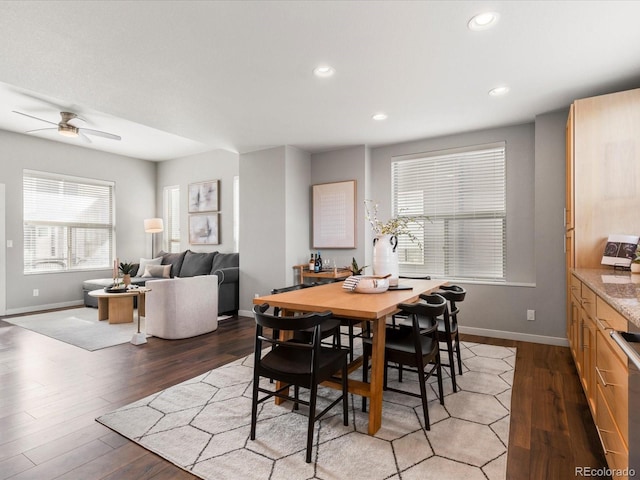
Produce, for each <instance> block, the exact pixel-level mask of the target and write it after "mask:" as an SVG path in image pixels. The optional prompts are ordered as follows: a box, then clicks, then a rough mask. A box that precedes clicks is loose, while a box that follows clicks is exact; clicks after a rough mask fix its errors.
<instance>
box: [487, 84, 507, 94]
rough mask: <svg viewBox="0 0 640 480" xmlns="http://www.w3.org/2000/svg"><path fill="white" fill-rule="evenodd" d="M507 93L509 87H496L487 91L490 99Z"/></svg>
mask: <svg viewBox="0 0 640 480" xmlns="http://www.w3.org/2000/svg"><path fill="white" fill-rule="evenodd" d="M508 92H509V87H505V86H502V87H496V88H492V89H491V90H489V95H491V96H492V97H499V96H500V95H504V94H506V93H508Z"/></svg>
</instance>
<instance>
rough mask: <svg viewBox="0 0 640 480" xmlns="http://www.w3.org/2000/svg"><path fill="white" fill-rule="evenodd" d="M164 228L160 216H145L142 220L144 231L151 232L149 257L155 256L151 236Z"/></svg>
mask: <svg viewBox="0 0 640 480" xmlns="http://www.w3.org/2000/svg"><path fill="white" fill-rule="evenodd" d="M163 230H164V223H163V222H162V219H161V218H147V219H146V220H145V221H144V231H145V233H150V234H151V258H155V256H154V250H153V246H154V244H153V237H154V233H160V232H162V231H163Z"/></svg>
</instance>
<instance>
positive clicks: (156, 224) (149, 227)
mask: <svg viewBox="0 0 640 480" xmlns="http://www.w3.org/2000/svg"><path fill="white" fill-rule="evenodd" d="M163 230H164V223H163V222H162V219H161V218H147V219H146V220H145V221H144V231H145V233H160V232H162V231H163Z"/></svg>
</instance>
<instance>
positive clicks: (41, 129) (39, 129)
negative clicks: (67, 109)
mask: <svg viewBox="0 0 640 480" xmlns="http://www.w3.org/2000/svg"><path fill="white" fill-rule="evenodd" d="M43 130H57V128H38V129H36V130H28V131H26V132H24V133H34V132H42V131H43Z"/></svg>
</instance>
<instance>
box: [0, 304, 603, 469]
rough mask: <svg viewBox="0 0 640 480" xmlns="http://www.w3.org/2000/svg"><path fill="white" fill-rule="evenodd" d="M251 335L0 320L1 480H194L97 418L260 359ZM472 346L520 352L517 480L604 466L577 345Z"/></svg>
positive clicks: (223, 329) (514, 442)
mask: <svg viewBox="0 0 640 480" xmlns="http://www.w3.org/2000/svg"><path fill="white" fill-rule="evenodd" d="M252 335H253V320H252V319H250V318H246V317H233V318H232V319H230V320H225V321H223V322H220V326H219V329H218V330H217V331H216V332H214V333H211V334H208V335H203V336H200V337H196V338H192V339H186V340H173V341H168V340H161V339H157V338H150V339H149V342H148V343H147V344H146V345H143V346H138V347H136V346H134V345H131V344H124V345H119V346H116V347H111V348H106V349H103V350H98V351H95V352H88V351H85V350H82V349H80V348H77V347H73V346H71V345H67V344H65V343H62V342H58V341H56V340H53V339H51V338H48V337H45V336H43V335H39V334H37V333H34V332H31V331H29V330H25V329H22V328H20V327H16V326H13V325H10V324H8V323H6V322H3V321H2V320H0V480H2V479H7V478H10V479H12V480H23V479H34V480H35V479H37V480H47V479H54V478H55V479H65V480H93V479H109V480H115V479H135V480H143V479H154V480H163V479H187V478H189V479H192V478H195V477H193V476H192V475H191V474H189V473H186V472H184V471H183V470H181V469H179V468H177V467H175V466H173V465H172V464H171V463H169V462H167V461H165V460H163V459H162V458H160V457H158V456H156V455H154V454H152V453H150V452H148V451H147V450H145V449H144V448H142V447H140V446H138V445H136V444H134V443H132V442H130V441H128V440H126V439H124V438H123V437H121V436H119V435H118V434H116V433H114V432H112V431H111V430H109V429H108V428H106V427H104V426H102V425H100V424H98V423H97V422H95V418H96V417H98V416H100V415H102V414H104V413H107V412H109V411H112V410H114V409H116V408H118V407H121V406H123V405H126V404H127V403H130V402H132V401H134V400H138V399H140V398H142V397H144V396H146V395H149V394H151V393H154V392H157V391H159V390H162V389H164V388H167V387H170V386H171V385H175V384H177V383H179V382H182V381H184V380H187V379H189V378H192V377H195V376H197V375H199V374H201V373H203V372H206V371H208V370H210V369H213V368H216V367H219V366H220V365H223V364H225V363H228V362H230V361H232V360H235V359H237V358H240V357H243V356H245V355H247V354H249V353H251V351H252V349H253V339H252ZM463 339H464V340H468V341H474V342H481V343H487V344H493V345H503V346H515V347H517V348H518V353H517V360H516V370H515V377H514V385H513V393H512V410H511V412H512V413H511V431H510V439H509V457H508V462H507V465H508V466H507V478H508V479H509V480H520V479H535V480H538V479H540V480H564V479H571V478H575V475H574V471H575V470H574V469H575V467H576V466H589V467H593V468H596V467H602V466H604V465H605V459H604V456H603V453H602V449H601V447H600V444H599V441H598V436H597V434H596V431H595V427H594V425H593V422H592V420H591V416H590V413H589V408H588V406H587V404H586V401H585V398H584V394H583V393H582V389H581V386H580V383H579V381H578V378H577V374H576V371H575V368H574V366H573V362H572V359H571V354H570V353H569V349H568V348H563V347H553V346H548V345H538V344H532V343H525V342H516V341H510V340H500V339H491V338H486V337H477V336H469V335H465V336H464V338H463ZM444 480H447V479H444Z"/></svg>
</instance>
